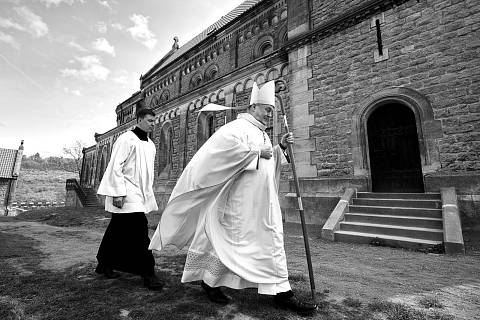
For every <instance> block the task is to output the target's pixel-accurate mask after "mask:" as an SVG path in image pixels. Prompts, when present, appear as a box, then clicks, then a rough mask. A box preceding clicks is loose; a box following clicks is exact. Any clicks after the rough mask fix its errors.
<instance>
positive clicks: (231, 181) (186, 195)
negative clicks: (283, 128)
mask: <svg viewBox="0 0 480 320" xmlns="http://www.w3.org/2000/svg"><path fill="white" fill-rule="evenodd" d="M264 130H265V126H264V125H262V124H261V123H260V122H258V121H257V120H256V119H255V118H254V117H253V116H251V115H250V114H247V113H243V114H240V115H239V116H238V118H237V120H235V121H232V122H230V123H228V124H226V125H224V126H223V127H221V128H220V129H219V130H218V131H217V132H216V133H215V134H214V135H213V136H212V137H210V139H209V140H207V142H206V143H205V144H204V145H203V146H202V147H201V148H200V149H199V150H198V152H197V153H196V154H195V156H194V157H193V158H192V160H191V161H190V162H189V164H188V165H187V167H186V168H185V170H184V172H183V173H182V175H181V177H180V178H179V180H178V182H177V185H176V186H175V188H174V190H173V192H172V195H171V197H170V200H169V202H168V204H167V207H166V208H165V211H164V212H163V215H162V218H161V220H160V223H159V225H158V227H157V229H156V231H155V234H154V236H153V238H152V240H151V242H150V249H156V250H161V248H162V247H164V246H165V245H168V244H173V245H175V246H177V247H178V248H183V247H184V246H185V245H187V244H188V242H190V241H191V243H190V246H189V249H188V253H187V260H186V263H185V268H184V271H183V277H182V282H190V281H196V280H203V281H205V283H207V284H208V285H210V286H212V287H217V286H227V287H230V288H235V289H241V288H247V287H257V288H258V292H259V293H261V294H276V293H278V292H284V291H288V290H290V284H289V282H288V271H287V261H286V257H285V251H284V244H283V225H282V214H281V211H280V204H279V201H278V181H279V174H280V164H281V162H282V161H284V162H285V161H286V160H285V157H284V156H283V153H282V152H281V149H280V147H279V146H275V147H274V148H273V157H272V158H271V159H268V160H267V159H264V158H260V148H261V147H262V145H264V144H267V145H270V146H271V141H270V139H269V137H268V135H267V134H266V133H265V131H264Z"/></svg>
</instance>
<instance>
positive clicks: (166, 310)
mask: <svg viewBox="0 0 480 320" xmlns="http://www.w3.org/2000/svg"><path fill="white" fill-rule="evenodd" d="M148 217H149V221H150V226H151V229H152V231H153V229H154V228H155V226H156V224H157V222H158V218H159V217H158V215H149V216H148ZM108 221H109V220H108V218H106V216H105V213H104V211H103V210H101V209H88V208H87V209H68V208H51V209H41V210H36V211H30V212H25V213H23V214H21V215H20V216H18V217H1V218H0V270H2V271H1V272H0V319H2V320H3V319H5V320H7V319H8V320H9V319H49V320H50V319H52V320H53V319H302V318H301V317H300V316H298V315H296V314H294V313H291V312H288V311H283V310H278V309H276V308H275V307H274V305H273V303H272V299H271V297H268V296H261V295H258V294H257V293H256V290H254V289H247V290H230V289H226V290H225V291H226V292H227V293H228V294H229V295H230V296H232V298H233V303H231V304H229V305H227V306H217V305H214V304H212V303H210V302H209V301H208V300H207V298H206V297H205V295H204V293H203V291H202V289H201V287H200V285H199V283H189V284H182V283H180V278H181V274H182V270H183V264H184V262H185V251H184V250H177V249H174V248H168V249H166V250H164V251H162V252H161V253H155V257H156V269H157V272H158V274H159V276H160V277H161V278H162V279H163V280H165V281H166V287H165V288H164V289H163V290H162V291H161V292H151V291H149V290H147V289H145V288H144V287H143V286H142V285H141V284H142V283H141V279H140V278H139V277H137V276H133V275H128V274H125V273H123V274H122V277H120V278H118V279H114V280H107V279H104V278H103V277H101V276H97V275H96V274H95V273H94V272H93V270H94V267H95V254H96V250H97V249H98V245H99V243H100V240H101V237H102V235H103V232H104V230H105V228H106V226H107V224H108ZM300 229H301V228H300V227H299V226H298V225H294V224H289V225H286V227H285V249H286V253H287V259H288V266H289V271H290V282H291V285H292V287H293V288H294V290H295V291H296V293H297V294H298V295H300V296H302V297H304V298H309V296H310V286H309V279H308V273H307V269H306V262H305V258H304V248H303V240H302V238H301V231H300ZM309 231H310V238H311V239H310V242H311V251H312V261H313V265H314V274H315V285H316V288H317V290H316V293H317V300H318V302H319V305H320V308H319V310H318V311H317V313H316V314H315V315H314V316H311V317H309V318H311V319H328V320H333V319H350V320H375V319H378V320H380V319H384V320H408V319H413V320H433V319H443V320H447V319H475V316H476V315H478V314H480V312H478V313H476V311H480V298H478V296H479V294H480V280H479V279H480V267H479V265H480V250H479V248H480V245H479V244H480V239H479V237H478V236H477V235H476V234H477V233H478V232H475V230H471V231H468V230H467V232H466V234H465V238H466V239H469V240H468V241H469V246H468V251H467V254H466V255H464V256H446V255H437V254H425V253H420V252H414V251H408V250H401V249H392V248H384V247H372V246H366V245H355V244H345V243H330V242H326V241H324V240H322V239H320V238H319V228H318V227H311V228H310V229H309Z"/></svg>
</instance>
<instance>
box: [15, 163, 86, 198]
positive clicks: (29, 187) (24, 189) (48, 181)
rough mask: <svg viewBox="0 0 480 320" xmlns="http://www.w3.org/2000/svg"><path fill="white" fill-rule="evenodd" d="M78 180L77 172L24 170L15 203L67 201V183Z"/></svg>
mask: <svg viewBox="0 0 480 320" xmlns="http://www.w3.org/2000/svg"><path fill="white" fill-rule="evenodd" d="M69 178H76V179H77V180H78V175H77V174H76V173H75V172H69V171H64V170H47V171H45V170H36V169H22V170H21V171H20V176H19V178H18V184H17V189H16V191H15V197H14V199H13V201H17V202H29V201H50V202H52V201H57V202H60V201H65V181H66V180H67V179H69Z"/></svg>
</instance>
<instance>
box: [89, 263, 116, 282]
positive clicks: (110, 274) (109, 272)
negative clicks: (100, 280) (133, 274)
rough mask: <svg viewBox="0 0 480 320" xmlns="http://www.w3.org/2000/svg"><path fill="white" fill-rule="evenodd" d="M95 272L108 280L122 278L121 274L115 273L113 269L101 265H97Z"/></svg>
mask: <svg viewBox="0 0 480 320" xmlns="http://www.w3.org/2000/svg"><path fill="white" fill-rule="evenodd" d="M95 272H96V273H98V274H103V275H104V276H105V277H106V278H108V279H116V278H118V277H120V274H119V273H117V272H115V271H113V269H112V268H110V267H107V266H104V265H101V264H99V265H97V267H96V268H95Z"/></svg>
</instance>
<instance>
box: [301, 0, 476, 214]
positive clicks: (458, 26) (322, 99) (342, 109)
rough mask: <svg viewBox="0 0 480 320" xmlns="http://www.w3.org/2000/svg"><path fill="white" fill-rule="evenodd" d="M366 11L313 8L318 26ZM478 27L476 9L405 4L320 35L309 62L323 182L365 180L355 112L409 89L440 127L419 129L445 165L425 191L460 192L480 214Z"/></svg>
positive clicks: (337, 4) (430, 174)
mask: <svg viewBox="0 0 480 320" xmlns="http://www.w3.org/2000/svg"><path fill="white" fill-rule="evenodd" d="M361 3H364V2H363V1H314V2H313V11H312V12H313V14H312V20H313V28H315V27H319V26H322V24H323V23H324V22H326V21H327V20H328V19H331V18H333V17H335V18H339V17H341V14H342V11H347V10H351V9H352V8H354V7H355V6H356V5H359V4H361ZM479 19H480V3H478V2H476V1H420V2H417V1H406V2H405V3H403V4H400V5H398V6H393V7H389V8H387V9H385V10H384V11H383V12H375V13H372V14H370V16H369V17H368V18H365V19H363V20H362V21H358V22H357V23H356V24H353V25H350V26H348V27H345V28H340V29H338V31H336V32H335V33H333V34H328V35H322V34H320V35H319V36H318V37H317V38H316V40H315V41H314V42H313V43H312V52H311V55H310V56H309V58H308V63H309V66H311V68H312V71H313V74H312V77H311V79H309V87H310V88H311V89H313V91H314V99H313V101H312V102H311V103H310V104H309V108H310V110H309V112H310V113H311V114H312V115H314V117H315V124H314V125H313V126H311V127H310V134H311V136H313V137H315V142H316V145H315V149H316V151H315V152H313V153H312V164H314V165H316V167H317V174H318V177H326V178H334V177H339V178H341V177H352V179H353V178H354V177H356V176H357V175H356V170H355V169H356V168H355V161H356V159H355V157H356V156H357V155H356V153H355V150H354V148H355V147H356V145H355V143H360V142H358V141H355V139H356V138H355V137H353V131H354V130H353V129H352V128H354V127H355V123H354V119H355V118H356V117H357V116H358V114H356V113H357V112H358V110H360V109H361V108H362V106H363V105H365V104H366V103H367V101H369V99H371V97H372V96H373V95H375V94H377V93H379V92H384V91H388V90H391V89H392V88H398V87H402V88H408V89H412V90H413V91H415V92H417V93H418V94H419V95H420V96H423V97H424V99H425V101H426V103H428V105H429V107H430V108H431V112H432V119H431V126H429V124H427V125H425V123H423V124H422V125H421V126H422V127H421V128H420V129H422V130H423V132H422V136H421V137H420V139H421V141H420V143H425V141H426V140H428V146H425V150H426V151H425V155H424V156H425V157H427V158H428V157H432V158H436V159H437V160H432V163H433V165H432V163H429V165H430V166H429V165H427V164H425V163H424V166H423V173H424V179H425V187H426V191H431V192H438V191H439V188H440V187H442V186H448V185H449V184H450V186H451V184H454V186H455V187H456V188H457V193H458V194H459V197H460V199H459V200H460V201H463V200H465V201H466V202H465V201H464V203H463V204H462V203H461V205H462V206H463V208H465V210H466V211H464V212H465V213H468V214H476V215H479V213H478V195H480V188H479V187H478V185H479V184H480V89H479V88H480V85H479V84H480V58H479V55H478V52H479V50H480V31H479V27H480V24H478V21H479ZM376 20H378V21H379V23H380V31H381V39H382V43H383V49H384V51H385V49H386V51H387V52H385V55H384V56H383V58H382V59H378V56H377V57H375V53H377V54H378V45H377V40H378V39H377V29H376V26H375V22H376ZM422 116H423V115H421V114H419V115H418V117H422ZM432 131H434V132H433V133H432ZM426 144H427V143H426ZM363 156H365V155H363ZM362 161H365V159H363V160H362ZM435 162H438V163H435ZM358 177H361V176H358ZM452 177H458V178H456V179H454V178H452ZM455 184H456V185H455ZM475 186H477V187H475ZM367 187H368V185H367ZM475 208H477V209H475ZM475 212H476V213H475Z"/></svg>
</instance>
